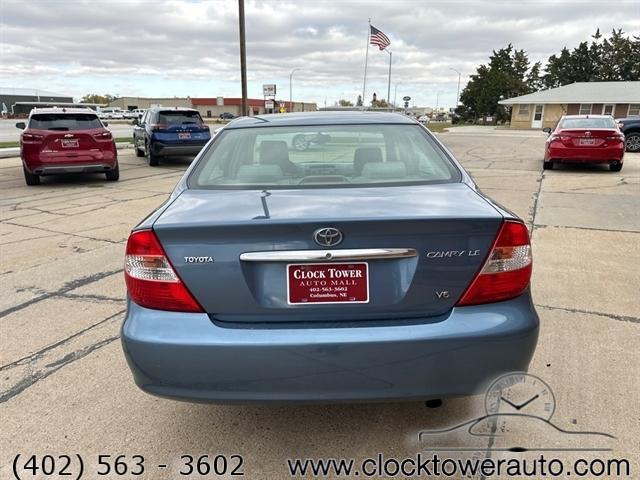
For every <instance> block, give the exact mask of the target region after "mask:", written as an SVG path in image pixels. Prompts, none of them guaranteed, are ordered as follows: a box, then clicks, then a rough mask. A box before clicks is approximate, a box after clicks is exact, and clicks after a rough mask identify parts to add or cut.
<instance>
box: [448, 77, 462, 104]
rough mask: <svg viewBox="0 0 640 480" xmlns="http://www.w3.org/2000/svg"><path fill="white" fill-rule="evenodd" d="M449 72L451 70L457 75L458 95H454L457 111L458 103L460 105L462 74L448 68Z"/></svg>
mask: <svg viewBox="0 0 640 480" xmlns="http://www.w3.org/2000/svg"><path fill="white" fill-rule="evenodd" d="M449 70H453V71H454V72H456V73H457V74H458V93H456V110H457V109H458V103H460V77H461V76H462V73H460V71H459V70H456V69H455V68H449Z"/></svg>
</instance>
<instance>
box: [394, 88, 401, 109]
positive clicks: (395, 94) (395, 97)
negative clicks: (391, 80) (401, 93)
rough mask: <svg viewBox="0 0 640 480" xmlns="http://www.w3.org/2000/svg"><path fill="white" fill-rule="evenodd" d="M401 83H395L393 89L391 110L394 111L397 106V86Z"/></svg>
mask: <svg viewBox="0 0 640 480" xmlns="http://www.w3.org/2000/svg"><path fill="white" fill-rule="evenodd" d="M401 83H402V82H398V83H396V86H395V87H394V89H393V108H394V110H395V108H396V106H397V104H396V99H397V98H398V85H400V84H401Z"/></svg>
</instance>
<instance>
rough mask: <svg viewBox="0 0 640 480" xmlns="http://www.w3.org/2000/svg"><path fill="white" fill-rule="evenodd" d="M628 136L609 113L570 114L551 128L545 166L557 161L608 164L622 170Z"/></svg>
mask: <svg viewBox="0 0 640 480" xmlns="http://www.w3.org/2000/svg"><path fill="white" fill-rule="evenodd" d="M624 150H625V137H624V135H623V134H622V133H621V132H620V130H619V129H618V127H617V125H616V123H615V121H614V120H613V118H612V117H611V116H608V115H566V116H564V117H562V118H561V119H560V121H559V122H558V124H557V125H556V128H555V129H554V130H553V131H550V132H549V138H548V139H547V142H546V144H545V156H544V163H543V167H544V168H545V169H551V168H553V166H554V164H555V163H597V164H607V165H609V168H610V170H612V171H616V172H619V171H620V170H622V164H623V157H624Z"/></svg>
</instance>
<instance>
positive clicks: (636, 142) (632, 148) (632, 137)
mask: <svg viewBox="0 0 640 480" xmlns="http://www.w3.org/2000/svg"><path fill="white" fill-rule="evenodd" d="M625 146H626V148H627V152H640V132H633V133H630V134H629V135H627V136H626V138H625Z"/></svg>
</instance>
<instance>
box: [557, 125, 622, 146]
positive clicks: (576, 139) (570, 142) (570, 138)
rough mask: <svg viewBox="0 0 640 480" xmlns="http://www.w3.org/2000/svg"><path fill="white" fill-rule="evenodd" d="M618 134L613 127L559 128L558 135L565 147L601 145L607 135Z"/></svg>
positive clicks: (603, 143) (605, 140) (604, 142)
mask: <svg viewBox="0 0 640 480" xmlns="http://www.w3.org/2000/svg"><path fill="white" fill-rule="evenodd" d="M617 134H619V132H618V131H617V130H615V129H596V128H594V129H584V128H583V129H572V130H561V131H560V132H559V133H558V135H559V136H560V139H561V140H562V143H563V144H564V145H566V146H567V147H587V148H593V147H601V146H603V145H605V144H606V142H607V137H612V136H615V135H617Z"/></svg>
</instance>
